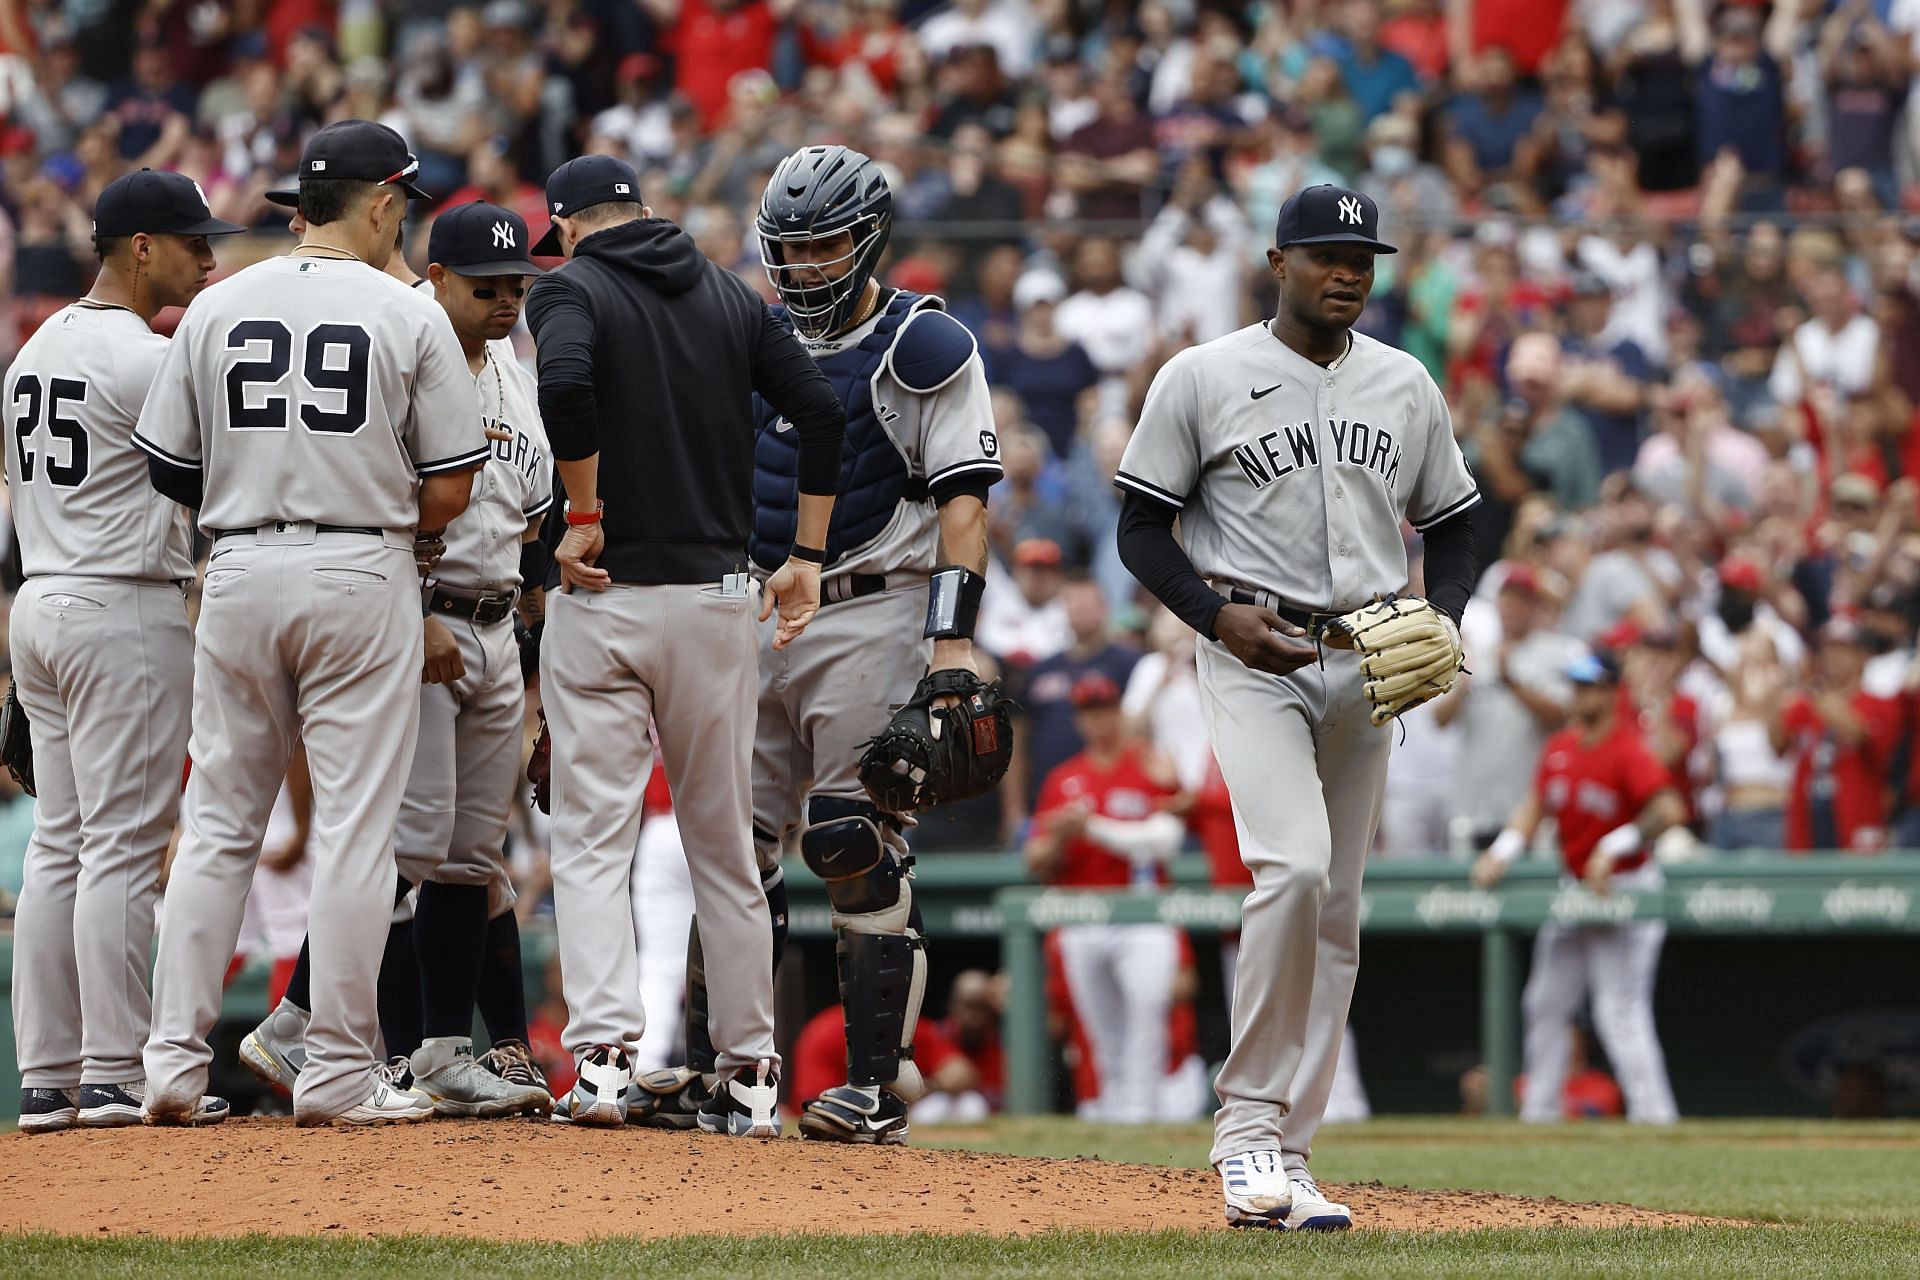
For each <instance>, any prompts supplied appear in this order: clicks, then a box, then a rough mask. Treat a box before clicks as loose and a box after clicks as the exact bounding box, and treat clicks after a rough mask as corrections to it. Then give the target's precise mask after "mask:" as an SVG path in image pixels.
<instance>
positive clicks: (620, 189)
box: [613, 182, 633, 196]
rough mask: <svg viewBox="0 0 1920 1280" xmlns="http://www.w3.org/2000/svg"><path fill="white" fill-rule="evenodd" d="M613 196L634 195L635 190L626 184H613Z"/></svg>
mask: <svg viewBox="0 0 1920 1280" xmlns="http://www.w3.org/2000/svg"><path fill="white" fill-rule="evenodd" d="M613 194H615V195H617V196H630V195H632V194H633V188H632V187H630V186H628V185H627V184H626V183H624V182H616V183H614V184H613Z"/></svg>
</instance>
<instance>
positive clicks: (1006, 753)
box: [860, 669, 1013, 813]
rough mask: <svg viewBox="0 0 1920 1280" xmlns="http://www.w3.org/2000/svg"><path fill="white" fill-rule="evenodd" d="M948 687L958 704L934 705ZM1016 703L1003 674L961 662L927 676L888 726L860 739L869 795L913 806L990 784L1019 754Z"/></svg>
mask: <svg viewBox="0 0 1920 1280" xmlns="http://www.w3.org/2000/svg"><path fill="white" fill-rule="evenodd" d="M948 694H952V695H953V696H955V697H957V698H959V699H960V702H959V704H958V705H957V706H952V707H945V708H940V709H936V708H935V707H934V705H933V703H934V700H935V699H936V698H940V697H943V696H945V695H948ZM1011 706H1012V704H1011V703H1010V702H1008V701H1007V700H1006V699H1005V698H1003V697H1001V696H1000V683H999V681H997V680H996V681H995V682H994V683H992V684H987V683H985V682H984V681H982V680H981V679H980V677H979V676H976V675H974V674H973V672H971V671H963V670H958V669H948V670H944V671H935V672H932V673H931V674H929V675H927V676H925V677H924V678H922V679H921V681H920V683H919V684H917V685H915V686H914V689H913V696H912V697H911V698H908V699H907V701H906V703H905V705H903V706H902V707H901V708H900V709H899V710H898V711H896V712H894V713H893V718H892V719H890V720H888V721H887V725H886V728H884V729H882V730H881V731H880V732H879V734H878V735H877V736H875V737H872V738H869V739H867V741H866V742H864V743H862V744H861V745H862V746H863V747H865V750H864V751H863V752H862V753H861V756H860V781H861V783H862V784H863V785H864V786H865V787H866V789H867V795H868V796H869V797H871V798H872V800H873V802H874V803H875V804H876V805H879V806H880V808H881V809H883V810H885V811H886V812H888V813H911V812H913V811H914V810H916V809H926V808H931V807H932V806H934V805H937V804H946V803H948V802H949V801H953V800H965V799H968V798H970V797H972V796H977V795H980V794H982V793H983V792H985V791H988V790H990V789H991V788H992V787H993V784H994V783H996V782H998V781H1000V779H1001V778H1003V777H1005V776H1006V772H1007V766H1008V765H1009V764H1011V763H1012V761H1013V720H1012V718H1011V716H1010V715H1009V714H1008V712H1009V708H1010V707H1011Z"/></svg>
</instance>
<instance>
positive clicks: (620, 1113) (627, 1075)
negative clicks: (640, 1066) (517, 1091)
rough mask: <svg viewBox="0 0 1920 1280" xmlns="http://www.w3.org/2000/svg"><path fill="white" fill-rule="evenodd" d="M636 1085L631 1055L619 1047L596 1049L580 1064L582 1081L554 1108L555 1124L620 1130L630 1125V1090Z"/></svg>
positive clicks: (577, 1081)
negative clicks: (583, 1125) (628, 1089)
mask: <svg viewBox="0 0 1920 1280" xmlns="http://www.w3.org/2000/svg"><path fill="white" fill-rule="evenodd" d="M632 1083H633V1068H632V1067H631V1066H630V1065H629V1060H628V1058H627V1051H626V1050H625V1049H622V1048H620V1047H619V1046H618V1045H611V1044H603V1045H596V1046H594V1050H593V1052H592V1053H589V1054H588V1055H587V1056H586V1057H584V1058H582V1059H581V1060H580V1077H579V1079H577V1080H575V1081H574V1082H573V1088H572V1089H570V1090H568V1091H567V1096H566V1097H564V1098H561V1099H560V1100H559V1101H557V1102H555V1103H554V1104H553V1122H554V1123H555V1124H590V1125H596V1126H601V1127H605V1128H618V1127H619V1126H621V1125H624V1124H626V1122H627V1087H628V1086H629V1085H631V1084H632Z"/></svg>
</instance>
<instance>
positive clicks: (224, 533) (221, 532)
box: [213, 520, 387, 541]
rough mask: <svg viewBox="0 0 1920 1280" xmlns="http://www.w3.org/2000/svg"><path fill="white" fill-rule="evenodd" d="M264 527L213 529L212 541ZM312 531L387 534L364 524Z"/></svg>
mask: <svg viewBox="0 0 1920 1280" xmlns="http://www.w3.org/2000/svg"><path fill="white" fill-rule="evenodd" d="M277 523H279V524H283V525H287V524H300V523H303V522H302V521H298V520H282V521H278V522H277ZM265 527H266V526H264V525H255V526H254V527H253V528H251V529H215V530H214V531H213V536H214V539H215V540H216V541H218V540H219V539H221V538H234V537H238V536H239V535H241V534H243V533H258V532H260V530H261V529H263V528H265ZM313 531H314V532H315V533H364V534H368V535H370V536H372V537H375V538H379V537H384V536H385V535H386V532H387V531H386V530H385V529H374V528H370V527H368V526H367V525H364V524H316V525H315V526H313Z"/></svg>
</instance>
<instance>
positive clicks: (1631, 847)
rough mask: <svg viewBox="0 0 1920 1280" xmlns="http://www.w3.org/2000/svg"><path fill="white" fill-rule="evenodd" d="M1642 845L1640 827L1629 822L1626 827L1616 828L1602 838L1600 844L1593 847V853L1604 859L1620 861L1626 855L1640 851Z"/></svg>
mask: <svg viewBox="0 0 1920 1280" xmlns="http://www.w3.org/2000/svg"><path fill="white" fill-rule="evenodd" d="M1640 843H1641V837H1640V828H1639V826H1638V825H1637V824H1635V823H1631V822H1629V823H1627V824H1626V825H1625V826H1622V827H1615V828H1614V829H1613V830H1611V831H1609V832H1607V834H1606V835H1604V836H1601V837H1600V843H1599V844H1597V845H1595V846H1594V847H1593V851H1594V852H1595V853H1597V854H1599V855H1600V856H1601V857H1603V858H1607V859H1610V860H1613V861H1618V860H1619V859H1620V858H1621V857H1623V856H1624V855H1626V854H1629V853H1633V852H1635V851H1636V850H1638V849H1639V848H1640Z"/></svg>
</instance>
